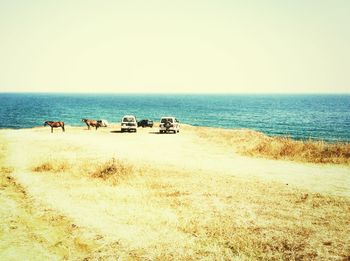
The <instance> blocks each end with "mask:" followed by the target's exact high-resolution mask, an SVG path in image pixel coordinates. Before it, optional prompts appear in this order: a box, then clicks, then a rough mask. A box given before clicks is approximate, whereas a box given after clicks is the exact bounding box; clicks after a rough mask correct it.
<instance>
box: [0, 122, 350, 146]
mask: <svg viewBox="0 0 350 261" xmlns="http://www.w3.org/2000/svg"><path fill="white" fill-rule="evenodd" d="M158 126H159V122H155V127H153V130H157V131H159V130H158ZM182 126H187V127H192V128H204V129H212V130H219V131H220V130H222V131H248V132H256V133H259V134H261V135H264V136H267V137H269V138H282V139H290V140H292V141H296V142H298V141H300V142H324V143H327V144H337V143H339V144H350V140H323V139H316V138H304V139H303V138H300V139H297V138H293V137H291V136H288V135H270V134H267V133H264V132H262V131H259V130H254V129H248V128H225V127H211V126H197V125H190V124H182ZM65 127H66V130H67V129H68V130H69V128H73V129H80V128H81V129H85V128H86V126H85V125H65ZM41 128H48V127H44V126H41V125H37V126H33V127H28V128H27V127H24V128H1V127H0V130H32V129H41ZM111 128H117V129H120V124H119V123H116V124H109V126H108V128H107V129H111ZM138 128H141V129H142V127H138Z"/></svg>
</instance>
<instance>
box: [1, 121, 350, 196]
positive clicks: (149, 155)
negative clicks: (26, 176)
mask: <svg viewBox="0 0 350 261" xmlns="http://www.w3.org/2000/svg"><path fill="white" fill-rule="evenodd" d="M66 129H67V130H66V132H65V133H62V132H61V130H59V129H56V130H54V133H53V134H51V133H50V130H49V128H34V129H22V130H1V131H0V134H1V135H4V136H5V137H6V138H7V139H8V140H9V141H10V143H9V145H10V151H11V154H10V155H8V163H9V165H12V166H16V169H17V171H23V169H21V166H22V167H26V166H27V165H28V161H30V162H34V161H35V160H37V161H39V159H42V157H43V155H45V156H47V157H51V156H52V157H54V155H56V154H57V153H58V152H62V151H63V152H64V150H65V148H66V147H68V148H69V149H70V150H71V148H72V147H73V148H74V146H75V147H77V148H84V149H83V151H81V150H79V152H78V151H76V152H74V150H73V152H72V153H71V154H70V156H69V157H72V158H77V157H79V156H81V155H84V157H91V158H93V159H101V160H103V159H108V158H111V157H116V158H119V159H123V160H127V161H129V162H131V163H132V164H137V165H140V164H141V165H142V164H144V165H148V166H152V167H169V168H176V169H183V170H189V171H201V172H205V173H207V174H208V175H215V174H216V173H220V174H226V175H232V176H235V177H242V178H247V179H250V178H259V179H261V180H267V181H276V182H281V183H285V184H288V185H289V186H296V187H300V188H303V189H307V190H310V191H313V192H322V193H329V194H333V195H341V196H350V186H349V184H350V167H348V166H337V165H330V164H327V165H322V164H311V163H308V164H305V163H296V162H288V161H276V160H268V159H261V158H251V157H243V156H240V155H238V154H236V153H235V152H234V149H233V148H230V147H226V146H223V145H218V144H214V143H212V142H210V141H207V140H205V139H201V138H199V137H198V136H197V135H196V132H195V129H193V128H186V127H185V128H184V129H183V130H182V131H181V132H180V133H179V134H159V133H158V129H157V128H152V129H151V128H144V129H143V128H139V129H138V132H137V133H120V132H119V127H118V126H114V127H110V128H101V129H99V130H97V131H95V130H87V129H86V127H74V128H72V127H71V128H70V127H67V128H66Z"/></svg>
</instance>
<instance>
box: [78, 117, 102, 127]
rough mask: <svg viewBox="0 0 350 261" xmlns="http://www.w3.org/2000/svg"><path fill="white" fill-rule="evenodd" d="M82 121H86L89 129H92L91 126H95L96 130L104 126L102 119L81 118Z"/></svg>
mask: <svg viewBox="0 0 350 261" xmlns="http://www.w3.org/2000/svg"><path fill="white" fill-rule="evenodd" d="M81 121H82V122H85V124H86V125H87V126H88V130H90V126H92V127H95V128H96V130H97V129H98V128H99V127H101V126H102V125H101V122H100V121H95V120H89V119H81Z"/></svg>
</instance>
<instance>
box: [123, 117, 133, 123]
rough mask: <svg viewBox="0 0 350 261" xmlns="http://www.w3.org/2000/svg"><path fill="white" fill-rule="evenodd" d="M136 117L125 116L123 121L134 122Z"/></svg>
mask: <svg viewBox="0 0 350 261" xmlns="http://www.w3.org/2000/svg"><path fill="white" fill-rule="evenodd" d="M134 121H135V120H134V118H133V117H124V118H123V122H134Z"/></svg>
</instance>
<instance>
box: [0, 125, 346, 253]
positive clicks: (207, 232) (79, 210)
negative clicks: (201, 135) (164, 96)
mask: <svg viewBox="0 0 350 261" xmlns="http://www.w3.org/2000/svg"><path fill="white" fill-rule="evenodd" d="M91 133H92V132H91ZM96 133H97V132H94V133H93V135H94V136H93V137H94V138H95V139H97V140H98V142H99V143H101V141H102V140H99V138H98V137H99V136H97V134H96ZM65 135H66V134H65ZM88 135H90V133H89V134H88ZM101 135H104V134H103V133H101ZM126 135H128V136H122V138H119V136H118V137H116V136H113V137H112V138H113V139H114V140H115V139H118V140H117V141H116V143H115V144H114V143H112V140H111V143H112V147H113V148H114V147H115V146H123V144H122V139H128V138H129V137H135V139H136V137H138V136H130V135H129V134H126ZM131 135H133V134H131ZM136 135H137V134H136ZM153 136H154V135H153ZM153 136H151V137H153ZM26 137H28V135H27V136H26ZM31 137H32V139H34V140H33V141H27V143H25V142H26V140H27V139H25V138H23V139H22V137H21V136H20V135H17V136H14V137H12V136H7V139H8V140H6V141H5V140H4V139H2V140H1V141H2V142H1V144H6V143H7V142H9V146H8V147H7V146H2V147H1V151H0V153H2V154H0V156H1V155H2V161H1V173H0V175H1V179H0V181H1V194H0V195H1V200H2V204H1V206H4V207H2V208H1V211H0V215H1V218H2V223H1V234H0V236H1V241H0V242H1V243H0V259H4V260H11V259H12V260H19V259H21V260H23V259H27V260H38V259H41V260H43V259H51V260H55V259H58V260H61V259H68V260H76V259H77V260H82V259H85V260H117V259H118V258H121V259H122V260H198V259H201V260H347V258H350V239H349V236H348V235H349V234H350V199H349V197H345V196H336V195H331V194H326V193H316V192H313V191H312V190H311V188H310V190H307V189H301V188H298V187H295V186H290V185H287V184H285V183H281V182H273V181H267V180H263V179H259V178H256V177H255V178H254V177H251V178H246V177H242V176H239V175H227V174H223V173H221V172H220V171H216V172H213V171H212V170H210V171H208V170H205V169H204V170H202V169H194V168H193V169H191V170H189V169H187V168H184V167H181V166H182V165H180V164H178V165H179V167H178V168H174V167H173V165H167V164H159V165H156V164H145V163H144V162H143V163H137V162H131V161H129V160H125V159H122V158H121V157H118V156H115V155H114V156H113V157H111V154H109V153H108V150H109V148H108V147H107V146H106V145H103V146H102V147H103V148H102V150H98V149H97V148H96V147H94V146H93V147H94V150H92V151H88V150H86V147H84V146H81V145H79V143H78V139H77V137H80V136H73V138H72V139H67V140H63V139H62V138H60V143H59V144H58V145H57V146H56V148H59V149H58V150H55V151H52V150H51V148H50V146H47V147H46V146H44V144H46V143H47V140H48V139H49V140H51V142H54V141H56V142H57V138H56V136H53V135H50V136H49V135H48V136H47V137H43V135H39V136H31ZM62 137H63V136H62ZM88 137H90V136H88ZM125 137H126V138H125ZM146 137H149V136H145V138H146ZM179 137H181V136H176V135H164V136H162V137H161V138H162V139H163V140H162V142H161V144H164V143H165V142H166V141H167V140H165V139H176V138H179ZM155 138H157V139H159V137H155ZM176 141H178V140H176ZM126 142H127V143H128V145H130V142H131V140H127V141H126ZM33 144H35V146H33ZM103 144H105V143H103ZM24 145H26V146H24ZM29 145H31V146H29ZM89 146H91V145H90V144H89ZM165 147H167V146H165ZM209 147H211V146H209ZM24 148H26V149H24ZM28 148H30V153H29V151H27V150H28ZM133 148H134V147H133ZM190 148H191V147H188V148H186V149H190ZM122 150H123V151H125V153H127V151H126V150H125V148H124V147H122ZM165 152H166V150H165V151H164V153H163V154H162V155H166V154H165ZM133 153H135V152H134V151H133ZM133 155H134V154H133ZM171 155H172V154H171ZM209 156H210V155H209ZM230 157H232V156H231V155H230ZM19 159H20V160H19ZM147 159H148V158H147ZM232 168H233V166H232ZM261 169H263V166H262V167H261ZM261 171H263V170H261ZM9 209H10V210H11V211H9Z"/></svg>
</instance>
